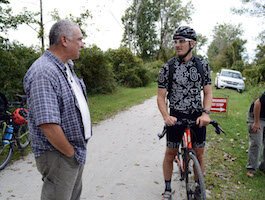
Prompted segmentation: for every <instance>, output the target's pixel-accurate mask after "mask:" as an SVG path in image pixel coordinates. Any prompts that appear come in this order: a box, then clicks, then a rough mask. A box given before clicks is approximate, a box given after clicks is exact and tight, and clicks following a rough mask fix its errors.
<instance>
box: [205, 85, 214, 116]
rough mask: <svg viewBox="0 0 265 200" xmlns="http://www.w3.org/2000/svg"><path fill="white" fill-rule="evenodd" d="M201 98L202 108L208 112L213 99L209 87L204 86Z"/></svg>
mask: <svg viewBox="0 0 265 200" xmlns="http://www.w3.org/2000/svg"><path fill="white" fill-rule="evenodd" d="M203 96H204V98H203V108H204V109H205V110H208V111H210V109H211V106H212V98H213V95H212V87H211V85H205V86H204V87H203Z"/></svg>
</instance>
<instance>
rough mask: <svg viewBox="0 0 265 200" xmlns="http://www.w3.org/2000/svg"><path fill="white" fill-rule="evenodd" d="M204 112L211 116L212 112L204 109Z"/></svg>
mask: <svg viewBox="0 0 265 200" xmlns="http://www.w3.org/2000/svg"><path fill="white" fill-rule="evenodd" d="M202 112H204V113H206V114H208V115H210V114H211V112H210V110H206V109H203V110H202Z"/></svg>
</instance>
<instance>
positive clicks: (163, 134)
mask: <svg viewBox="0 0 265 200" xmlns="http://www.w3.org/2000/svg"><path fill="white" fill-rule="evenodd" d="M166 132H167V128H166V126H164V129H163V131H162V133H158V134H157V136H158V138H159V140H160V139H161V138H163V137H164V136H165V134H166Z"/></svg>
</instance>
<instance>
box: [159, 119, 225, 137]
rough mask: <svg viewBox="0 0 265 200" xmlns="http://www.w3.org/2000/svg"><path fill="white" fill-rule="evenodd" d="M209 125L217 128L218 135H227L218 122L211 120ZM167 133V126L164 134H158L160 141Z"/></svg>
mask: <svg viewBox="0 0 265 200" xmlns="http://www.w3.org/2000/svg"><path fill="white" fill-rule="evenodd" d="M209 124H211V125H212V126H213V127H214V128H215V133H217V134H218V135H220V134H221V133H224V134H225V132H224V130H223V129H222V128H221V126H220V125H219V124H218V122H217V121H215V120H211V121H210V123H209ZM166 132H167V126H166V125H165V126H164V129H163V131H162V133H158V134H157V136H158V138H159V140H160V139H161V138H163V137H164V136H165V134H166Z"/></svg>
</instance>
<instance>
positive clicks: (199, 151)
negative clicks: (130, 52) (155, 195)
mask: <svg viewBox="0 0 265 200" xmlns="http://www.w3.org/2000/svg"><path fill="white" fill-rule="evenodd" d="M196 39H197V36H196V32H195V31H194V30H193V29H192V28H190V27H188V26H181V27H179V28H177V29H176V31H175V32H174V35H173V40H174V44H175V50H176V57H173V58H172V59H170V60H169V61H168V62H167V63H165V64H164V66H163V67H162V68H161V70H160V72H159V77H158V92H157V104H158V108H159V110H160V112H161V114H162V117H163V119H164V122H165V124H166V125H167V126H168V128H167V135H166V138H167V147H166V152H165V156H164V161H163V174H164V179H165V191H164V193H163V194H162V196H163V199H171V198H172V197H171V196H172V192H171V177H172V172H173V161H174V158H175V156H176V154H177V147H178V145H179V143H180V141H181V139H182V136H183V133H184V129H185V127H184V126H183V125H182V123H181V121H182V120H186V121H194V122H195V121H196V125H194V126H192V127H191V129H192V130H193V131H194V133H195V137H194V144H193V145H194V150H195V152H196V155H197V157H198V160H199V162H200V165H201V168H202V171H203V173H204V161H203V154H204V146H205V139H206V125H208V124H209V122H210V117H209V113H210V112H209V111H210V107H211V102H212V89H211V77H210V67H209V65H208V63H207V62H206V61H205V60H203V59H201V58H198V57H194V56H193V54H192V49H193V48H194V47H195V45H196ZM199 67H201V68H202V72H203V73H200V71H201V69H199ZM172 69H173V70H172ZM170 72H172V73H173V75H171V76H170ZM170 78H172V80H170ZM201 90H203V96H204V98H203V103H202V102H201V94H200V93H201ZM167 99H168V100H169V108H170V112H168V108H167ZM202 104H203V105H202ZM203 108H204V109H203Z"/></svg>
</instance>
